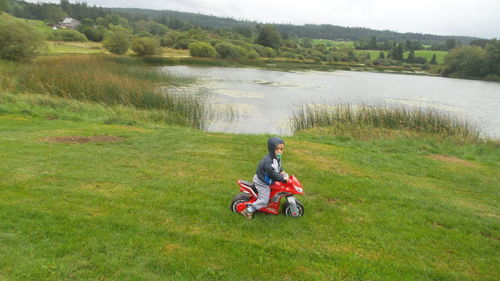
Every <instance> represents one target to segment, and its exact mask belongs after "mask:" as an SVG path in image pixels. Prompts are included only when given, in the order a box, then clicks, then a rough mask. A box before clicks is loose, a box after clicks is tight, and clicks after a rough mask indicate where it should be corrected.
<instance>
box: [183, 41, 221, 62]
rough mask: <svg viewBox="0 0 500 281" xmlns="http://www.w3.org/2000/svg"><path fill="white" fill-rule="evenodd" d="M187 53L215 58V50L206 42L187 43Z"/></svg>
mask: <svg viewBox="0 0 500 281" xmlns="http://www.w3.org/2000/svg"><path fill="white" fill-rule="evenodd" d="M189 54H191V56H193V57H202V58H215V57H216V56H217V51H215V48H214V47H212V45H210V43H207V42H199V41H197V42H192V43H190V44H189Z"/></svg>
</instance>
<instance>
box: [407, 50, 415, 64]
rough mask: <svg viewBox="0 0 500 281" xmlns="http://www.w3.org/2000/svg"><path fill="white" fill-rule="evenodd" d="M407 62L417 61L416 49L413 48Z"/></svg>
mask: <svg viewBox="0 0 500 281" xmlns="http://www.w3.org/2000/svg"><path fill="white" fill-rule="evenodd" d="M406 62H407V63H415V51H413V50H411V51H410V53H409V54H408V57H407V58H406Z"/></svg>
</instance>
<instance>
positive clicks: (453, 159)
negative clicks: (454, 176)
mask: <svg viewBox="0 0 500 281" xmlns="http://www.w3.org/2000/svg"><path fill="white" fill-rule="evenodd" d="M427 157H428V158H431V159H434V160H439V161H443V162H448V163H454V164H459V165H463V166H467V167H474V166H476V165H475V164H474V163H471V162H469V161H466V160H463V159H460V158H457V157H453V156H446V155H438V154H432V155H428V156H427Z"/></svg>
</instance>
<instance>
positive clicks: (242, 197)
mask: <svg viewBox="0 0 500 281" xmlns="http://www.w3.org/2000/svg"><path fill="white" fill-rule="evenodd" d="M248 200H250V194H247V193H240V194H236V195H235V196H234V197H233V200H231V206H229V208H230V209H231V211H233V212H235V213H237V211H236V206H237V205H238V204H240V203H243V202H247V201H248Z"/></svg>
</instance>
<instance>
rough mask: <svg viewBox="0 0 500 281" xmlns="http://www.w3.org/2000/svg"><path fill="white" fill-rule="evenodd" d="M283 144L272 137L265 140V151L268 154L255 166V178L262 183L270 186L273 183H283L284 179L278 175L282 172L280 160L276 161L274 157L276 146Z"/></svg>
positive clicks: (280, 140)
mask: <svg viewBox="0 0 500 281" xmlns="http://www.w3.org/2000/svg"><path fill="white" fill-rule="evenodd" d="M281 143H282V144H284V143H285V142H284V141H283V140H282V139H280V138H278V137H273V138H269V139H268V140H267V149H268V150H269V153H268V154H267V155H266V156H265V157H264V158H263V159H262V160H261V161H260V163H259V165H258V166H257V171H256V174H257V177H258V178H259V180H261V181H262V182H264V183H266V184H268V185H271V184H273V183H274V182H275V181H281V182H284V181H285V178H284V177H283V175H281V174H280V173H281V172H282V171H283V169H282V168H281V160H278V159H277V158H276V156H275V155H274V151H275V149H276V146H277V145H278V144H281Z"/></svg>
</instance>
